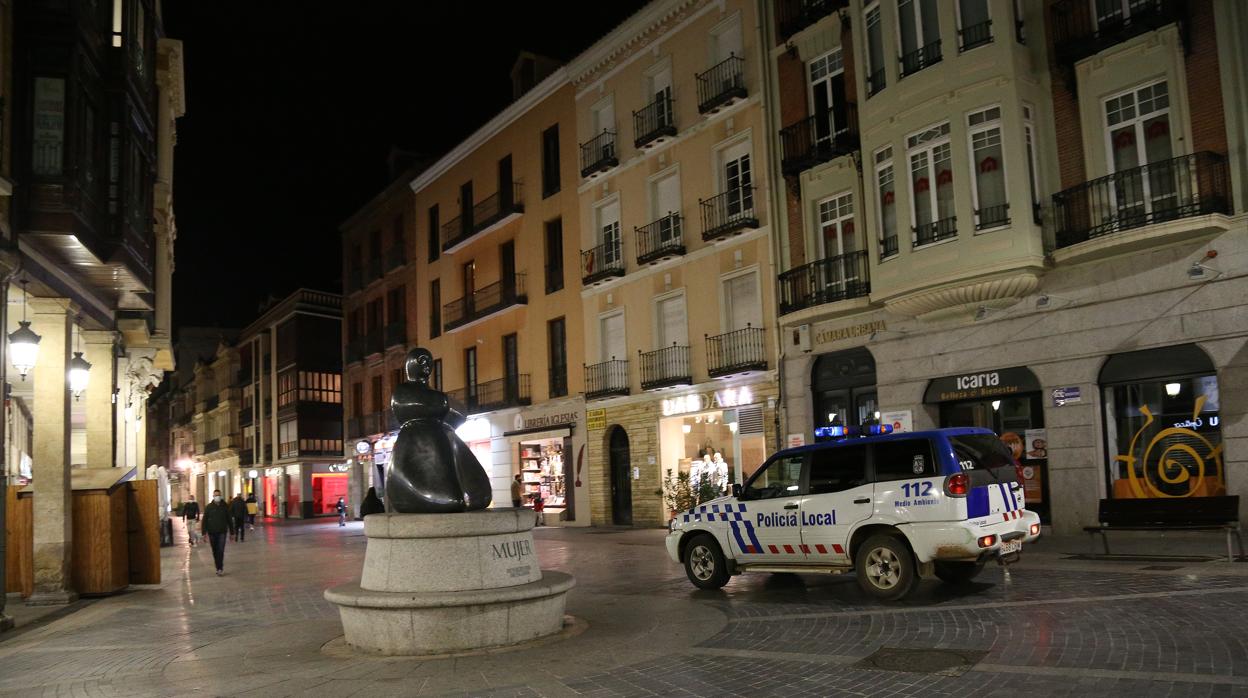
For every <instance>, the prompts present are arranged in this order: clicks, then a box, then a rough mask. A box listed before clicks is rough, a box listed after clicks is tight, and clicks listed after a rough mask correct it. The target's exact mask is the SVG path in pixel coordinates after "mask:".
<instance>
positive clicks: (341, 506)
mask: <svg viewBox="0 0 1248 698" xmlns="http://www.w3.org/2000/svg"><path fill="white" fill-rule="evenodd" d="M337 509H338V526H340V527H341V526H346V525H347V503H346V501H345V500H343V498H342V497H339V498H338V506H337Z"/></svg>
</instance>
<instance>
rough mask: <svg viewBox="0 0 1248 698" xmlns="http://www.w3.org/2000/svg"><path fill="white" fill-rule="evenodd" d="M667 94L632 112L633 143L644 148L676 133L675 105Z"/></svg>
mask: <svg viewBox="0 0 1248 698" xmlns="http://www.w3.org/2000/svg"><path fill="white" fill-rule="evenodd" d="M675 101H676V100H674V99H672V98H671V96H670V95H668V94H663V95H660V96H659V98H658V99H656V100H654V101H653V102H651V103H650V104H647V105H646V106H644V107H642V108H641V109H640V110H638V111H635V112H633V133H634V134H635V138H634V139H633V145H635V146H636V147H638V148H644V147H647V146H649V145H655V144H657V143H661V142H662V140H663V138H666V137H669V136H675V135H676V105H675Z"/></svg>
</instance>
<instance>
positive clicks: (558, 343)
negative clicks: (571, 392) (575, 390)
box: [546, 318, 568, 398]
mask: <svg viewBox="0 0 1248 698" xmlns="http://www.w3.org/2000/svg"><path fill="white" fill-rule="evenodd" d="M546 336H547V338H548V341H549V345H550V351H549V356H550V366H549V370H550V397H552V398H553V397H563V396H564V395H567V394H568V337H567V323H566V321H565V320H564V318H556V319H554V320H551V321H550V322H548V323H546Z"/></svg>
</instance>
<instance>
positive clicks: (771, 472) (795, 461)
mask: <svg viewBox="0 0 1248 698" xmlns="http://www.w3.org/2000/svg"><path fill="white" fill-rule="evenodd" d="M805 460H806V458H805V456H789V457H788V458H777V459H775V460H773V461H772V462H770V463H768V464H767V467H766V469H765V470H763V472H761V473H759V474H758V476H757V477H755V478H754V479H753V480H752V481H751V482H750V484H749V485H747V486H746V488H745V492H744V495H743V496H742V499H775V498H776V497H792V496H794V495H797V494H801V489H802V463H803V462H805Z"/></svg>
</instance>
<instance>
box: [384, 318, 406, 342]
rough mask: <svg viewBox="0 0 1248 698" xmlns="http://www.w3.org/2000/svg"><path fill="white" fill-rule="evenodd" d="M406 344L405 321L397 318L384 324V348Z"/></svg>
mask: <svg viewBox="0 0 1248 698" xmlns="http://www.w3.org/2000/svg"><path fill="white" fill-rule="evenodd" d="M405 344H407V322H406V321H404V320H399V321H397V322H392V323H390V324H388V325H386V348H387V349H389V348H390V347H401V346H403V345H405Z"/></svg>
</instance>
